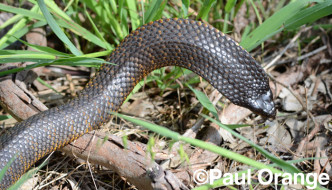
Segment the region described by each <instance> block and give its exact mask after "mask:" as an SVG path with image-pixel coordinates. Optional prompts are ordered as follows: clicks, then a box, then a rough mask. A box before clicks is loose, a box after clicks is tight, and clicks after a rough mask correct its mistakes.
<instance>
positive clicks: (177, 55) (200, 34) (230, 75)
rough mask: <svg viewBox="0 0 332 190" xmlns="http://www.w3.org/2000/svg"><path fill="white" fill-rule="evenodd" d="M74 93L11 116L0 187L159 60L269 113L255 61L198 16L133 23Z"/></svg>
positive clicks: (84, 125) (102, 112) (100, 112)
mask: <svg viewBox="0 0 332 190" xmlns="http://www.w3.org/2000/svg"><path fill="white" fill-rule="evenodd" d="M110 62H111V63H115V65H114V64H104V65H102V66H101V68H100V70H99V71H98V72H97V73H96V75H95V77H93V78H92V79H91V80H90V82H89V83H88V84H87V85H86V87H85V88H84V90H82V91H81V92H80V93H79V95H78V97H77V98H75V99H72V100H70V101H69V102H68V103H66V104H64V105H61V106H58V107H55V108H51V109H49V110H47V111H44V112H41V113H39V114H37V115H34V116H32V117H30V118H29V119H27V120H25V121H23V122H20V123H17V124H16V125H15V126H14V127H13V128H11V129H9V130H7V132H6V133H5V134H4V135H2V136H1V137H0V170H2V169H3V168H4V167H5V166H6V165H7V163H9V161H10V160H11V159H13V158H14V159H13V162H12V164H11V165H10V166H9V168H8V170H7V171H6V173H5V176H4V178H3V179H2V181H1V182H0V189H6V188H7V187H9V186H10V185H12V184H13V183H14V182H15V181H17V180H18V179H19V178H20V177H21V175H23V174H24V173H25V172H26V171H27V170H28V169H29V168H30V167H31V166H32V165H33V164H34V163H35V162H36V161H38V160H39V159H41V158H43V157H44V156H45V155H47V154H49V153H50V152H52V151H54V150H57V149H58V148H60V147H63V146H65V145H66V144H68V143H70V142H72V141H74V140H75V139H77V138H78V137H80V136H82V135H83V134H84V133H86V132H88V131H90V130H94V129H96V128H98V127H99V126H100V125H102V124H103V123H105V122H107V121H108V120H109V119H110V117H111V115H110V112H116V111H117V110H118V109H119V108H120V106H121V104H122V102H123V101H124V100H125V99H126V97H127V96H128V94H129V93H130V92H131V91H132V89H133V88H134V87H135V85H136V84H137V83H138V82H139V81H140V80H141V79H142V78H143V77H145V76H146V75H147V74H149V73H150V72H152V71H153V70H155V69H158V68H161V67H165V66H173V65H174V66H180V67H184V68H187V69H189V70H191V71H193V72H195V73H196V74H198V75H199V76H201V77H202V78H204V79H205V80H206V81H208V82H209V83H210V84H211V85H212V86H213V87H214V88H216V89H217V90H218V91H219V92H220V93H222V94H223V95H224V96H226V97H227V98H228V99H229V100H230V101H231V102H233V103H234V104H236V105H239V106H243V107H246V108H248V109H250V110H251V111H253V112H254V113H257V114H260V115H262V116H263V117H266V118H267V117H274V116H275V107H274V103H273V101H272V93H271V90H270V87H269V79H268V77H267V75H266V73H265V72H264V70H263V69H262V67H261V66H260V65H259V64H258V63H257V62H256V61H255V60H254V59H253V58H252V57H251V56H250V55H249V53H248V52H247V51H246V50H244V49H243V48H242V47H240V46H239V45H238V44H237V43H236V42H235V41H234V40H232V39H231V38H230V37H228V36H227V35H224V34H223V33H222V32H220V31H218V30H217V29H215V28H213V27H212V26H211V25H208V24H206V23H203V22H199V21H194V20H189V19H164V20H158V21H155V22H150V23H148V24H146V25H143V26H141V27H140V28H138V29H137V30H135V31H133V32H132V33H131V34H130V35H129V36H127V37H126V38H125V39H124V40H123V41H122V42H121V44H120V45H119V46H118V47H117V48H116V49H115V50H114V51H113V52H112V53H111V55H110Z"/></svg>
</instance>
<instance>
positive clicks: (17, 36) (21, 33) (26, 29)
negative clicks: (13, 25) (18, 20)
mask: <svg viewBox="0 0 332 190" xmlns="http://www.w3.org/2000/svg"><path fill="white" fill-rule="evenodd" d="M46 24H47V22H46V21H39V22H36V23H33V24H32V25H28V26H25V27H23V28H21V29H20V30H17V31H16V32H15V33H14V34H13V35H12V36H10V37H9V38H8V39H7V40H6V41H5V42H4V43H3V44H1V45H0V49H4V48H6V47H8V46H9V45H10V44H12V43H14V42H15V41H17V39H20V38H21V37H22V36H24V35H25V34H26V33H28V32H29V31H30V30H31V29H33V28H39V27H42V26H45V25H46ZM2 39H3V38H1V39H0V41H1V40H2Z"/></svg>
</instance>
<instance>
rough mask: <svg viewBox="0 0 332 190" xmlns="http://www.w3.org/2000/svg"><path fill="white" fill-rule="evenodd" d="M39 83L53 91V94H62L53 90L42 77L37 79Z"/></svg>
mask: <svg viewBox="0 0 332 190" xmlns="http://www.w3.org/2000/svg"><path fill="white" fill-rule="evenodd" d="M37 81H38V82H40V83H41V84H42V85H44V86H46V87H47V88H49V89H51V90H53V92H55V93H57V94H60V92H58V91H57V90H56V89H55V88H53V87H52V86H51V85H49V84H48V83H47V82H46V81H44V80H43V79H41V78H40V77H38V78H37Z"/></svg>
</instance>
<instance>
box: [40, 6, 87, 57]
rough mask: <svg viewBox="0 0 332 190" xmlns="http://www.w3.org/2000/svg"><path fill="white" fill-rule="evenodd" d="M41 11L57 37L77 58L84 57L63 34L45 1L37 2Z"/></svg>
mask: <svg viewBox="0 0 332 190" xmlns="http://www.w3.org/2000/svg"><path fill="white" fill-rule="evenodd" d="M37 2H38V5H39V7H40V10H41V11H42V13H43V14H44V17H45V19H46V20H47V23H48V24H49V26H50V27H51V28H52V30H53V32H54V33H55V35H57V36H58V38H59V39H60V40H61V41H62V42H63V43H64V44H66V45H67V47H68V48H69V50H70V51H71V52H72V53H73V54H74V55H76V56H78V55H82V53H81V52H80V51H79V50H78V49H77V48H76V47H75V45H74V44H73V43H72V42H71V41H70V40H69V39H68V38H67V36H66V35H65V34H64V33H63V31H62V30H61V28H60V27H59V25H58V24H57V23H56V22H55V20H54V18H53V17H52V15H51V13H50V12H49V11H48V10H47V8H46V5H45V3H44V1H43V0H37Z"/></svg>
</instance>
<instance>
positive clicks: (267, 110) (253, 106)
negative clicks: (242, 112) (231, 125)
mask: <svg viewBox="0 0 332 190" xmlns="http://www.w3.org/2000/svg"><path fill="white" fill-rule="evenodd" d="M249 106H250V110H251V111H253V112H254V113H256V114H259V115H261V116H262V117H263V118H275V116H276V109H275V107H274V102H273V96H272V92H271V90H270V89H269V90H267V91H266V92H265V93H264V94H262V95H260V96H258V98H257V99H254V100H251V101H249Z"/></svg>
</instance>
